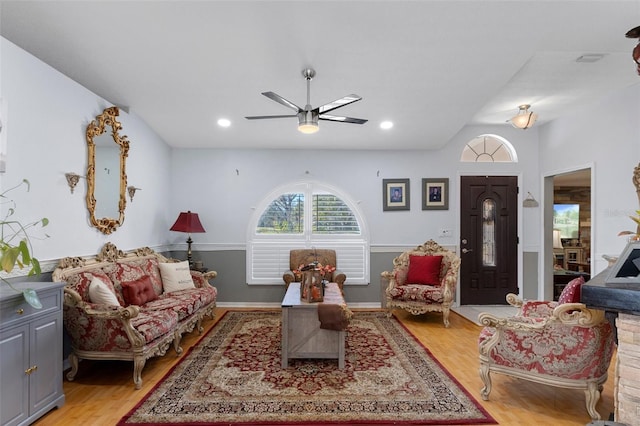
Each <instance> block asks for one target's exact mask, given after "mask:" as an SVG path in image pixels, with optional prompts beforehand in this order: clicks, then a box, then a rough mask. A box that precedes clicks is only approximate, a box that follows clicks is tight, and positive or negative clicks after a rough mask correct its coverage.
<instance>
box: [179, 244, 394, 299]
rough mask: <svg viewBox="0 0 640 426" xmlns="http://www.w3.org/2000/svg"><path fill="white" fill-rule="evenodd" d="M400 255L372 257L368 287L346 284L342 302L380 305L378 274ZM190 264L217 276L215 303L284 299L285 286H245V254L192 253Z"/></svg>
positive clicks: (241, 251) (381, 254)
mask: <svg viewBox="0 0 640 426" xmlns="http://www.w3.org/2000/svg"><path fill="white" fill-rule="evenodd" d="M399 254H400V252H397V253H396V252H393V253H392V252H385V253H371V256H370V265H371V282H370V283H369V284H368V285H349V277H347V281H346V283H345V288H344V293H345V298H346V300H348V301H349V302H350V303H359V304H367V305H371V304H380V303H381V294H382V289H381V286H380V274H381V273H382V272H383V271H385V270H391V268H392V266H393V259H394V257H396V256H398V255H399ZM168 255H169V256H171V257H174V258H177V259H186V256H187V254H186V252H184V251H182V252H181V251H174V252H171V253H168ZM193 260H202V262H203V264H204V267H206V268H209V270H214V271H216V272H218V276H217V277H216V279H215V280H213V284H214V285H215V286H216V288H217V289H218V303H219V304H220V305H224V304H243V303H246V304H279V303H280V302H281V301H282V297H283V296H284V292H285V289H284V282H283V281H280V282H276V283H274V284H273V285H248V284H247V278H246V252H245V251H244V250H225V251H208V252H193Z"/></svg>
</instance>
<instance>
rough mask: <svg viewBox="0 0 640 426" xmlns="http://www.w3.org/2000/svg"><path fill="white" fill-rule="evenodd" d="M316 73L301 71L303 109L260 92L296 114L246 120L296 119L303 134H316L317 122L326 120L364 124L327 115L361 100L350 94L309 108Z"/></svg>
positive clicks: (348, 118) (349, 118) (355, 120)
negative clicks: (305, 102) (305, 82)
mask: <svg viewBox="0 0 640 426" xmlns="http://www.w3.org/2000/svg"><path fill="white" fill-rule="evenodd" d="M315 75H316V72H315V71H314V70H313V69H312V68H305V69H304V70H302V76H303V77H304V78H305V80H306V81H307V104H306V105H305V107H304V108H300V107H299V106H298V105H296V104H294V103H293V102H291V101H289V100H287V99H285V98H283V97H282V96H280V95H278V94H276V93H274V92H262V94H263V95H264V96H266V97H267V98H269V99H271V100H272V101H275V102H278V103H279V104H281V105H284V106H286V107H287V108H291V109H292V110H294V111H295V112H296V113H295V114H292V115H258V116H249V117H245V118H246V119H247V120H262V119H269V118H285V117H297V118H298V130H299V131H300V132H302V133H305V134H311V133H316V132H317V131H318V130H320V127H319V126H318V120H326V121H337V122H342V123H351V124H364V123H366V122H367V121H368V120H365V119H362V118H353V117H343V116H337V115H330V114H327V113H328V112H330V111H333V110H334V109H337V108H340V107H343V106H346V105H349V104H352V103H354V102H357V101H359V100H361V99H362V98H361V97H360V96H358V95H355V94H351V95H347V96H345V97H343V98H340V99H337V100H335V101H333V102H330V103H328V104H325V105H322V106H319V107H317V108H313V107H312V106H311V79H313V77H315Z"/></svg>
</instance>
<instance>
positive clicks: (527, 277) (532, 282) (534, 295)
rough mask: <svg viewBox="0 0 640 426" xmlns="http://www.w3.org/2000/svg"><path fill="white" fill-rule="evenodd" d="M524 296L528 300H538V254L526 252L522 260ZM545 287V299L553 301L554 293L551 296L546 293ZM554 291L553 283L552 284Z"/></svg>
mask: <svg viewBox="0 0 640 426" xmlns="http://www.w3.org/2000/svg"><path fill="white" fill-rule="evenodd" d="M522 263H523V266H522V287H523V290H522V295H521V297H522V298H524V299H528V300H537V299H538V252H534V251H525V252H524V253H523V259H522ZM546 287H547V286H545V296H546V297H545V298H546V299H547V300H552V298H553V293H551V294H550V295H549V294H547V293H546ZM550 287H551V289H552V290H553V283H552V284H551V286H550Z"/></svg>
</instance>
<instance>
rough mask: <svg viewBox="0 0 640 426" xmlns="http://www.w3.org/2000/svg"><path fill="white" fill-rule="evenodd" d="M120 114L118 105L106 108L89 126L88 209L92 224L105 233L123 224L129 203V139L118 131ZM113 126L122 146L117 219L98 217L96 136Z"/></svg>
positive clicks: (113, 130) (116, 141)
mask: <svg viewBox="0 0 640 426" xmlns="http://www.w3.org/2000/svg"><path fill="white" fill-rule="evenodd" d="M118 115H120V111H119V110H118V107H110V108H105V110H104V111H103V112H102V114H100V115H98V116H96V119H95V120H93V121H92V122H91V123H89V125H88V126H87V134H86V137H87V148H88V164H89V165H88V166H87V209H88V210H89V219H90V221H91V224H92V225H93V226H95V227H96V228H98V230H99V231H100V232H102V233H103V234H111V233H112V232H115V231H116V229H118V227H119V226H122V223H123V222H124V209H125V207H126V205H127V198H126V196H125V194H126V190H127V174H126V172H125V168H126V159H127V156H128V155H129V140H128V139H127V137H126V136H121V135H120V134H119V133H118V131H119V130H121V129H122V124H120V122H119V121H118V120H117V119H116V117H118ZM108 127H111V136H112V137H113V141H114V142H115V143H116V145H118V147H119V148H120V196H119V201H118V211H119V217H118V218H117V219H115V218H110V217H103V218H100V219H98V218H96V198H95V191H96V181H95V180H96V144H95V142H94V138H95V137H97V136H100V135H102V134H104V133H105V132H107V131H108Z"/></svg>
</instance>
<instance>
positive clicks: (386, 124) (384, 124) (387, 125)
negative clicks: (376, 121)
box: [380, 121, 393, 130]
mask: <svg viewBox="0 0 640 426" xmlns="http://www.w3.org/2000/svg"><path fill="white" fill-rule="evenodd" d="M392 127H393V122H391V121H383V122H382V123H380V128H381V129H385V130H387V129H390V128H392Z"/></svg>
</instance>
